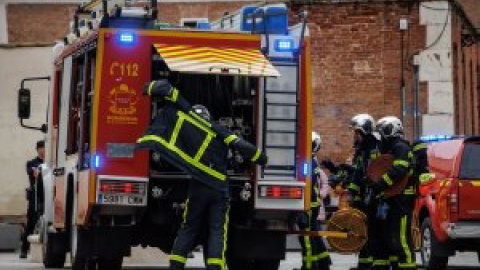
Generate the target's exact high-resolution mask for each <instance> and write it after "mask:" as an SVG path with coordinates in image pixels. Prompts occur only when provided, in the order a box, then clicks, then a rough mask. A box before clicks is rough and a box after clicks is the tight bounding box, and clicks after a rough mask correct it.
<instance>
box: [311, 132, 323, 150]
mask: <svg viewBox="0 0 480 270" xmlns="http://www.w3.org/2000/svg"><path fill="white" fill-rule="evenodd" d="M321 147H322V137H320V134H318V133H317V132H315V131H312V153H314V154H315V153H317V152H318V150H320V148H321Z"/></svg>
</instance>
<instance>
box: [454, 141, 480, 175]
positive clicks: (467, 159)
mask: <svg viewBox="0 0 480 270" xmlns="http://www.w3.org/2000/svg"><path fill="white" fill-rule="evenodd" d="M459 176H460V178H462V179H480V144H471V143H470V144H466V145H465V149H464V151H463V157H462V164H461V166H460V175H459Z"/></svg>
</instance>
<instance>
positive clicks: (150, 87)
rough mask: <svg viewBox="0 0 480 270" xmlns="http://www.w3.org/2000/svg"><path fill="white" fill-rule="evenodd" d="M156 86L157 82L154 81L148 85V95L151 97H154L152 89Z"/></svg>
mask: <svg viewBox="0 0 480 270" xmlns="http://www.w3.org/2000/svg"><path fill="white" fill-rule="evenodd" d="M154 84H155V81H152V82H151V83H150V84H149V85H148V91H147V93H148V95H149V96H151V95H152V88H153V85H154Z"/></svg>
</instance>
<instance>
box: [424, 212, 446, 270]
mask: <svg viewBox="0 0 480 270" xmlns="http://www.w3.org/2000/svg"><path fill="white" fill-rule="evenodd" d="M437 245H438V243H437V239H436V238H435V233H434V231H433V229H432V222H431V221H430V218H425V219H424V220H423V222H422V228H421V242H420V254H421V257H422V264H423V267H424V268H425V269H426V270H439V269H446V268H447V265H448V256H438V255H434V254H435V253H436V252H435V251H434V248H435V247H436V246H437Z"/></svg>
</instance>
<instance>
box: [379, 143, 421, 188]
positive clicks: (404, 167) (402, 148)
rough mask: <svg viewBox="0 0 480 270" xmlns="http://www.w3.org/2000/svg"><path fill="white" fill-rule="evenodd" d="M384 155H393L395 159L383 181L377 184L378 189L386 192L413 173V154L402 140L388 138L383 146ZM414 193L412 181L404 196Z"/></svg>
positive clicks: (407, 144)
mask: <svg viewBox="0 0 480 270" xmlns="http://www.w3.org/2000/svg"><path fill="white" fill-rule="evenodd" d="M381 152H382V154H391V155H393V157H394V160H393V166H392V168H391V169H390V170H389V171H388V172H386V173H385V174H384V175H383V176H382V179H381V181H379V182H378V183H377V186H376V188H377V189H380V190H382V191H383V190H385V189H386V188H388V187H390V186H392V185H393V184H394V183H396V182H398V181H400V180H402V179H403V178H404V177H405V176H407V175H411V174H412V172H413V169H412V166H411V163H412V152H411V151H410V145H409V143H408V142H407V141H405V140H404V139H402V138H398V137H394V138H388V139H387V140H385V141H384V142H383V144H382V150H381ZM410 193H411V194H413V193H414V190H413V183H412V181H411V180H410V181H409V183H408V185H407V187H406V189H405V193H404V194H409V195H410Z"/></svg>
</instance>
